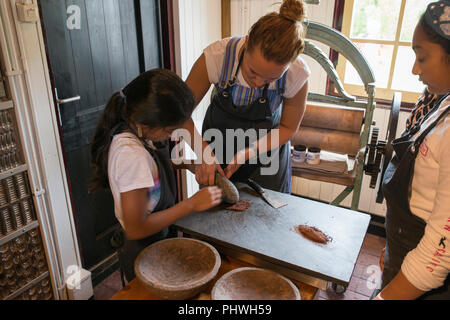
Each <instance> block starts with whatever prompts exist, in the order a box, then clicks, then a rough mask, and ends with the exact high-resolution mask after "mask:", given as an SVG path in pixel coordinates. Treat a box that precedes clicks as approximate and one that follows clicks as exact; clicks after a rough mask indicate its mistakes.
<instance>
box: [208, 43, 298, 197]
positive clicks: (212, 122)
mask: <svg viewBox="0 0 450 320" xmlns="http://www.w3.org/2000/svg"><path fill="white" fill-rule="evenodd" d="M240 39H241V38H232V39H231V40H230V41H229V43H228V44H227V48H226V52H225V56H224V59H223V65H222V72H221V75H220V78H219V82H218V83H217V84H215V87H216V94H215V95H214V96H213V98H212V101H211V104H210V105H209V107H208V110H207V112H206V115H205V118H204V121H203V127H202V133H203V138H204V139H205V141H207V142H208V143H210V144H212V142H214V141H215V140H213V139H212V138H211V139H208V138H207V137H205V132H207V130H208V129H217V130H218V131H220V133H221V134H222V137H223V146H222V147H220V146H215V148H216V149H215V150H214V151H215V154H216V157H218V155H219V154H220V155H222V157H220V156H219V157H218V160H219V162H220V163H221V166H222V168H226V167H227V165H228V163H230V161H231V159H232V158H233V156H234V155H235V154H236V152H238V151H239V150H242V147H243V146H244V147H248V146H249V144H250V143H252V142H253V141H254V139H253V140H252V139H251V138H249V139H247V141H245V143H244V144H243V145H240V144H239V143H238V141H237V140H238V139H237V138H236V137H234V139H233V140H232V139H227V138H226V137H227V129H233V130H236V129H242V130H244V132H245V131H246V130H249V129H254V130H255V131H254V132H256V139H260V138H261V137H263V136H264V135H265V134H266V133H267V132H269V131H270V130H271V129H273V128H275V127H277V126H278V125H279V124H280V120H281V113H282V102H283V99H284V97H283V94H284V91H285V85H286V75H287V72H285V73H284V75H283V76H282V77H281V78H280V79H278V80H277V81H276V88H275V89H269V84H266V85H265V86H264V88H259V89H251V88H247V87H244V86H241V85H239V84H237V83H236V79H237V75H238V72H239V70H240V66H241V62H242V58H243V56H244V51H245V50H243V51H242V53H241V55H240V56H239V58H238V65H237V68H236V71H235V72H234V74H233V72H232V71H233V68H234V65H235V61H236V60H237V59H236V57H237V54H238V52H237V51H238V50H237V44H238V42H239V40H240ZM260 129H262V131H261V130H260ZM253 137H255V135H254V136H253ZM218 145H220V144H219V143H218ZM239 147H240V148H239ZM230 148H233V151H234V152H230V150H229V149H230ZM227 150H228V154H227ZM219 158H221V159H219ZM221 160H223V161H221ZM273 161H278V163H279V165H278V170H276V172H273V174H271V175H265V174H264V175H262V174H261V171H260V170H261V168H262V167H267V168H269V167H270V166H271V165H273V163H274V162H273ZM272 168H273V167H272ZM273 171H275V170H273ZM291 173H292V167H291V162H290V142H288V143H286V144H284V145H282V146H280V147H279V148H276V149H274V150H272V151H269V152H268V153H267V154H265V155H264V160H263V159H262V156H258V159H257V160H256V161H254V162H251V161H247V162H246V163H245V164H243V165H241V166H240V167H239V169H238V170H237V171H236V172H235V173H234V174H233V176H232V177H231V179H230V180H231V181H234V182H237V181H242V182H245V181H246V180H247V179H248V178H250V177H251V178H253V179H254V180H255V181H257V182H258V183H259V184H260V185H261V186H262V187H264V188H267V189H272V190H276V191H280V192H284V193H290V191H291Z"/></svg>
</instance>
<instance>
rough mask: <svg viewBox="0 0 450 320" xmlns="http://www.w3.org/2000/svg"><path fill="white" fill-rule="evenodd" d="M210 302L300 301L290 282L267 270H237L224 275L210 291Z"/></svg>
mask: <svg viewBox="0 0 450 320" xmlns="http://www.w3.org/2000/svg"><path fill="white" fill-rule="evenodd" d="M211 300H301V297H300V292H299V291H298V288H297V287H296V286H295V285H294V284H293V283H292V281H291V280H289V279H287V278H285V277H283V276H282V275H280V274H278V273H276V272H273V271H271V270H267V269H261V268H250V267H245V268H238V269H234V270H232V271H230V272H228V273H226V274H224V275H223V276H222V277H221V278H220V279H219V280H218V281H217V282H216V284H215V285H214V287H213V289H212V291H211Z"/></svg>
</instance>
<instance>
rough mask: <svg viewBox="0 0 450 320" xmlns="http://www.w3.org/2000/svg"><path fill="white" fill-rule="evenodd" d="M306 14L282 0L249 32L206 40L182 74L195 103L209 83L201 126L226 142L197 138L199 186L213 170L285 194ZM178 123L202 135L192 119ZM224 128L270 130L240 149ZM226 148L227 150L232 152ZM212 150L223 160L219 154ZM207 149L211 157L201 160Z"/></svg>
mask: <svg viewBox="0 0 450 320" xmlns="http://www.w3.org/2000/svg"><path fill="white" fill-rule="evenodd" d="M304 19H305V7H304V3H303V1H301V0H285V1H283V2H282V4H281V7H280V10H279V12H272V13H268V14H266V15H265V16H263V17H261V18H260V19H259V20H258V21H257V22H256V23H255V24H254V25H253V26H252V27H251V29H250V32H249V34H248V35H246V36H243V37H233V38H226V39H222V40H219V41H216V42H214V43H212V44H210V45H209V46H208V47H207V48H206V49H204V51H203V54H202V55H201V56H200V57H199V58H198V60H197V61H196V62H195V64H194V66H193V68H192V70H191V72H190V74H189V76H188V78H187V79H186V83H187V85H188V86H189V87H190V89H191V90H192V91H193V93H194V95H195V105H197V104H198V103H199V102H200V101H201V100H202V99H203V97H204V96H205V94H206V93H207V91H208V90H209V88H210V86H211V84H214V86H215V89H216V90H215V94H214V95H213V97H212V99H211V104H210V105H209V107H208V110H207V112H206V115H205V119H204V122H203V128H202V132H203V134H204V133H205V132H206V131H207V130H208V129H217V130H219V131H220V132H221V133H222V137H223V142H224V143H223V147H218V144H216V143H215V144H214V146H213V144H212V142H213V141H210V140H209V143H211V146H210V145H209V143H208V142H207V141H205V140H203V139H205V138H206V135H204V137H203V139H202V140H201V143H202V148H201V151H202V154H201V155H200V154H197V156H203V158H202V159H203V160H202V161H203V162H202V165H199V166H197V167H196V179H197V182H198V183H199V184H201V185H213V184H214V176H215V172H216V171H218V172H219V173H220V174H222V175H225V176H226V177H228V178H230V179H231V180H232V181H246V180H247V178H249V177H251V178H252V179H253V180H255V181H257V182H258V183H259V184H261V185H262V186H263V187H264V188H268V189H272V190H276V191H280V192H285V193H289V192H290V190H291V171H292V168H291V164H290V142H289V141H290V139H291V137H292V136H293V134H294V133H295V132H296V131H297V129H298V126H299V125H300V122H301V120H302V117H303V114H304V111H305V104H306V97H307V92H308V78H309V74H310V71H309V68H308V66H307V65H306V63H305V62H304V61H303V59H302V58H300V57H299V55H300V53H302V51H303V49H304V46H305V41H304V36H305V27H304V25H303V23H302V22H303V20H304ZM184 128H185V129H187V130H188V131H189V132H190V134H191V137H192V136H195V137H196V138H197V139H201V137H200V135H199V133H198V132H197V131H196V129H195V127H194V123H193V121H192V119H190V120H189V121H187V122H186V123H185V126H184ZM229 129H233V130H238V129H243V130H244V132H245V130H248V129H256V130H255V131H254V132H257V133H259V132H260V131H261V130H260V129H267V130H268V132H269V133H268V134H264V130H263V131H262V132H263V134H261V135H258V136H257V137H256V139H253V141H249V142H246V144H245V147H244V148H240V149H239V144H238V143H236V142H235V141H233V140H230V139H229V138H228V139H227V130H229ZM274 129H278V130H274ZM238 132H239V131H234V133H235V134H236V136H237V137H238V139H239V138H242V137H243V136H242V135H241V136H239V133H238ZM241 133H242V131H241ZM193 141H194V140H192V141H191V145H193ZM231 148H233V150H232V151H233V152H230V151H231V150H230V149H231ZM213 149H214V150H213ZM218 151H220V155H222V156H223V158H222V157H218ZM205 155H206V157H209V159H213V160H214V161H209V162H208V161H205ZM227 155H228V156H227ZM263 156H265V159H266V160H265V161H266V162H264V163H263V161H262V157H263ZM269 156H270V158H268V157H269ZM220 158H222V159H220ZM253 159H257V160H258V161H257V163H255V162H251V161H250V160H253ZM268 159H270V162H267V161H268ZM244 161H245V164H242V163H243V162H244ZM262 163H263V164H262ZM262 165H264V166H266V167H270V166H272V165H273V167H272V168H275V170H274V171H272V174H269V175H265V174H264V172H262V170H261V169H262V168H261V166H262Z"/></svg>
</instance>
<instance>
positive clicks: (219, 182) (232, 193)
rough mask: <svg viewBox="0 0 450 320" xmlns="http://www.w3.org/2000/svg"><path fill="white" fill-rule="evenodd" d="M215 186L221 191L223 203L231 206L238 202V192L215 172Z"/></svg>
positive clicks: (229, 182) (231, 183) (228, 181)
mask: <svg viewBox="0 0 450 320" xmlns="http://www.w3.org/2000/svg"><path fill="white" fill-rule="evenodd" d="M215 185H216V186H218V187H219V188H220V189H222V199H223V201H225V202H227V203H231V204H234V203H236V202H238V201H239V191H238V190H237V188H236V186H235V185H234V184H233V182H231V181H230V180H228V179H227V178H226V177H224V176H222V175H221V174H220V173H218V172H216V177H215Z"/></svg>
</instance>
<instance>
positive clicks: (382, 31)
mask: <svg viewBox="0 0 450 320" xmlns="http://www.w3.org/2000/svg"><path fill="white" fill-rule="evenodd" d="M401 3H402V1H401V0H355V4H354V8H353V17H352V28H351V31H350V37H351V38H358V39H374V40H395V33H396V31H397V23H398V15H399V12H400V5H401Z"/></svg>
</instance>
